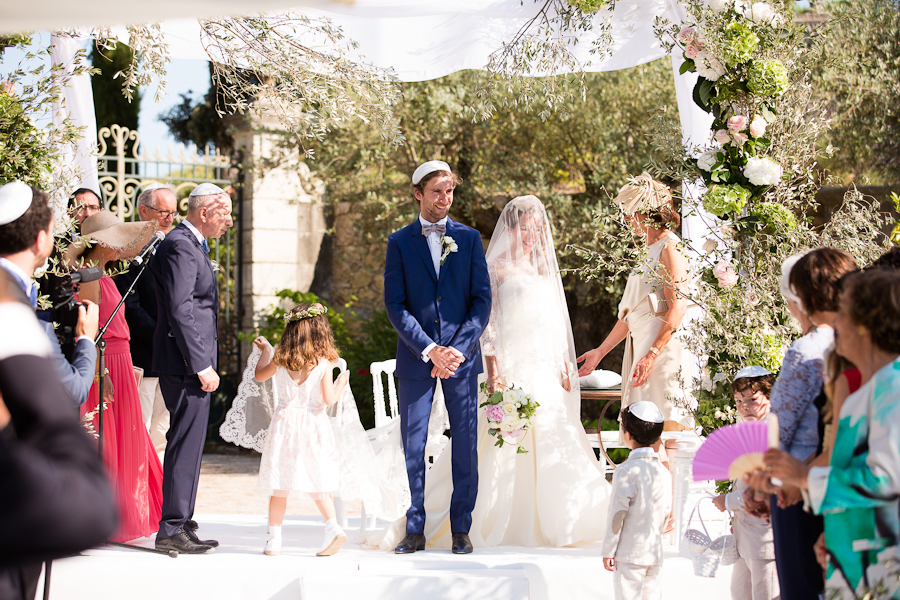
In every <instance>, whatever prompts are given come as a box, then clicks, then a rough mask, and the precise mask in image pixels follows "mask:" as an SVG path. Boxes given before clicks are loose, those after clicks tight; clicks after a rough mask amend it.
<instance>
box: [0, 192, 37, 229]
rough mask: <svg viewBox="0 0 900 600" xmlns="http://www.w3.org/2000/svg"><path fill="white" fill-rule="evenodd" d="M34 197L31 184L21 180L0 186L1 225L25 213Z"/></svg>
mask: <svg viewBox="0 0 900 600" xmlns="http://www.w3.org/2000/svg"><path fill="white" fill-rule="evenodd" d="M33 197H34V193H33V192H32V191H31V186H29V185H28V184H26V183H22V182H21V181H11V182H9V183H7V184H6V185H3V186H0V225H6V224H7V223H12V222H13V221H15V220H16V219H18V218H19V217H21V216H22V215H24V214H25V211H26V210H28V207H29V206H31V200H32V198H33Z"/></svg>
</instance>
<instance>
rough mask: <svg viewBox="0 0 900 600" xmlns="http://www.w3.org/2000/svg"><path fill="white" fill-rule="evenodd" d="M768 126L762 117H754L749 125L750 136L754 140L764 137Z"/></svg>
mask: <svg viewBox="0 0 900 600" xmlns="http://www.w3.org/2000/svg"><path fill="white" fill-rule="evenodd" d="M768 125H769V124H768V123H766V120H765V119H764V118H763V116H762V115H756V116H755V117H753V121H752V122H751V123H750V135H752V136H753V137H755V138H758V137H762V136H764V135H765V134H766V127H767V126H768Z"/></svg>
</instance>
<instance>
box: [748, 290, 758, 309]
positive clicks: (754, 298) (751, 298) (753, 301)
mask: <svg viewBox="0 0 900 600" xmlns="http://www.w3.org/2000/svg"><path fill="white" fill-rule="evenodd" d="M759 301H760V299H759V294H757V293H756V292H754V291H752V290H751V291H748V292H747V304H749V305H750V306H756V305H757V304H759Z"/></svg>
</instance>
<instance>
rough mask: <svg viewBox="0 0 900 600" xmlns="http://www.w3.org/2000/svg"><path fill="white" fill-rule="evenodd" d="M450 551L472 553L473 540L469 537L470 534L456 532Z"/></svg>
mask: <svg viewBox="0 0 900 600" xmlns="http://www.w3.org/2000/svg"><path fill="white" fill-rule="evenodd" d="M450 551H451V552H453V554H472V540H470V539H469V534H468V533H454V534H453V543H452V544H451V545H450Z"/></svg>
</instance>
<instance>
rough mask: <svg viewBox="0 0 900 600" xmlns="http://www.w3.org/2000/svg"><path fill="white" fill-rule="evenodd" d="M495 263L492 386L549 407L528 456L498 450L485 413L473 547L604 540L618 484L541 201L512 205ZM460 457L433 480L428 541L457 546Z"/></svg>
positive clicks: (429, 478)
mask: <svg viewBox="0 0 900 600" xmlns="http://www.w3.org/2000/svg"><path fill="white" fill-rule="evenodd" d="M487 262H488V271H489V272H490V276H491V292H492V294H493V306H492V310H491V319H490V324H489V325H488V327H487V329H486V330H485V333H484V335H483V336H482V338H481V348H482V354H483V355H484V361H485V371H486V376H487V380H488V385H489V386H490V387H491V388H493V387H494V386H499V385H503V384H505V385H507V386H511V385H515V386H516V387H519V388H522V389H523V390H524V391H525V392H526V393H527V394H529V395H530V396H531V397H532V398H533V399H534V400H536V401H537V402H538V403H539V404H540V408H538V409H537V412H536V413H535V416H534V422H533V426H532V427H531V429H529V430H528V431H527V432H526V434H525V437H524V439H523V440H522V443H521V444H522V446H523V448H524V449H525V450H527V451H528V453H527V454H517V453H516V447H515V445H511V444H506V445H504V447H502V448H498V447H496V446H495V445H494V443H495V441H496V439H495V438H494V437H493V436H490V435H489V434H488V432H487V429H488V428H487V420H486V418H485V416H484V411H485V409H484V408H482V409H480V411H479V421H478V438H477V439H478V442H477V443H478V497H477V501H476V504H475V510H474V511H473V512H472V527H471V529H470V531H469V536H470V538H471V540H472V544H473V545H474V546H475V547H476V548H477V547H486V546H497V545H520V546H567V545H570V544H577V543H587V542H592V541H596V540H599V539H601V538H602V536H603V532H604V527H605V525H606V509H607V502H608V498H609V494H610V485H609V484H608V483H607V481H606V479H605V477H604V473H603V470H602V468H601V466H600V463H599V462H598V461H597V459H596V458H595V455H594V451H593V450H592V448H591V446H590V444H589V443H588V440H587V436H586V435H585V433H584V428H583V427H582V424H581V420H580V414H579V413H580V392H579V388H578V369H577V367H576V366H575V347H574V344H573V341H572V326H571V324H570V322H569V314H568V310H567V308H566V301H565V296H564V294H563V287H562V279H561V278H560V274H559V266H558V263H557V260H556V252H555V250H554V247H553V240H552V236H551V232H550V225H549V221H548V220H547V213H546V211H545V210H544V206H543V205H542V204H541V201H540V200H538V199H537V198H536V197H534V196H521V197H519V198H516V199H514V200H512V201H511V202H510V203H509V204H507V205H506V207H505V208H504V209H503V213H502V214H501V215H500V220H499V221H498V223H497V227H496V228H495V230H494V234H493V236H492V237H491V243H490V245H489V246H488V249H487ZM479 403H480V402H479ZM451 436H452V432H451ZM450 443H451V444H452V443H453V442H452V439H451V441H450ZM450 458H451V453H450V450H449V448H445V449H444V450H443V452H442V453H441V455H440V456H439V457H438V459H437V460H436V461H435V463H434V465H433V466H432V467H431V469H429V470H428V472H427V473H426V476H425V511H426V520H425V537H426V539H427V540H428V546H431V547H449V546H450V539H451V536H450V533H451V532H450V523H449V514H450V495H451V491H452V486H453V484H452V478H451V465H450ZM405 528H406V524H405V519H400V520H399V521H396V522H394V523H393V525H392V526H391V527H390V529H389V530H388V531H387V532H385V535H384V537H383V539H381V540H380V544H379V545H380V547H381V548H383V549H392V548H393V547H394V546H395V545H396V543H397V542H398V541H399V539H400V538H402V537H403V533H404V532H405Z"/></svg>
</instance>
